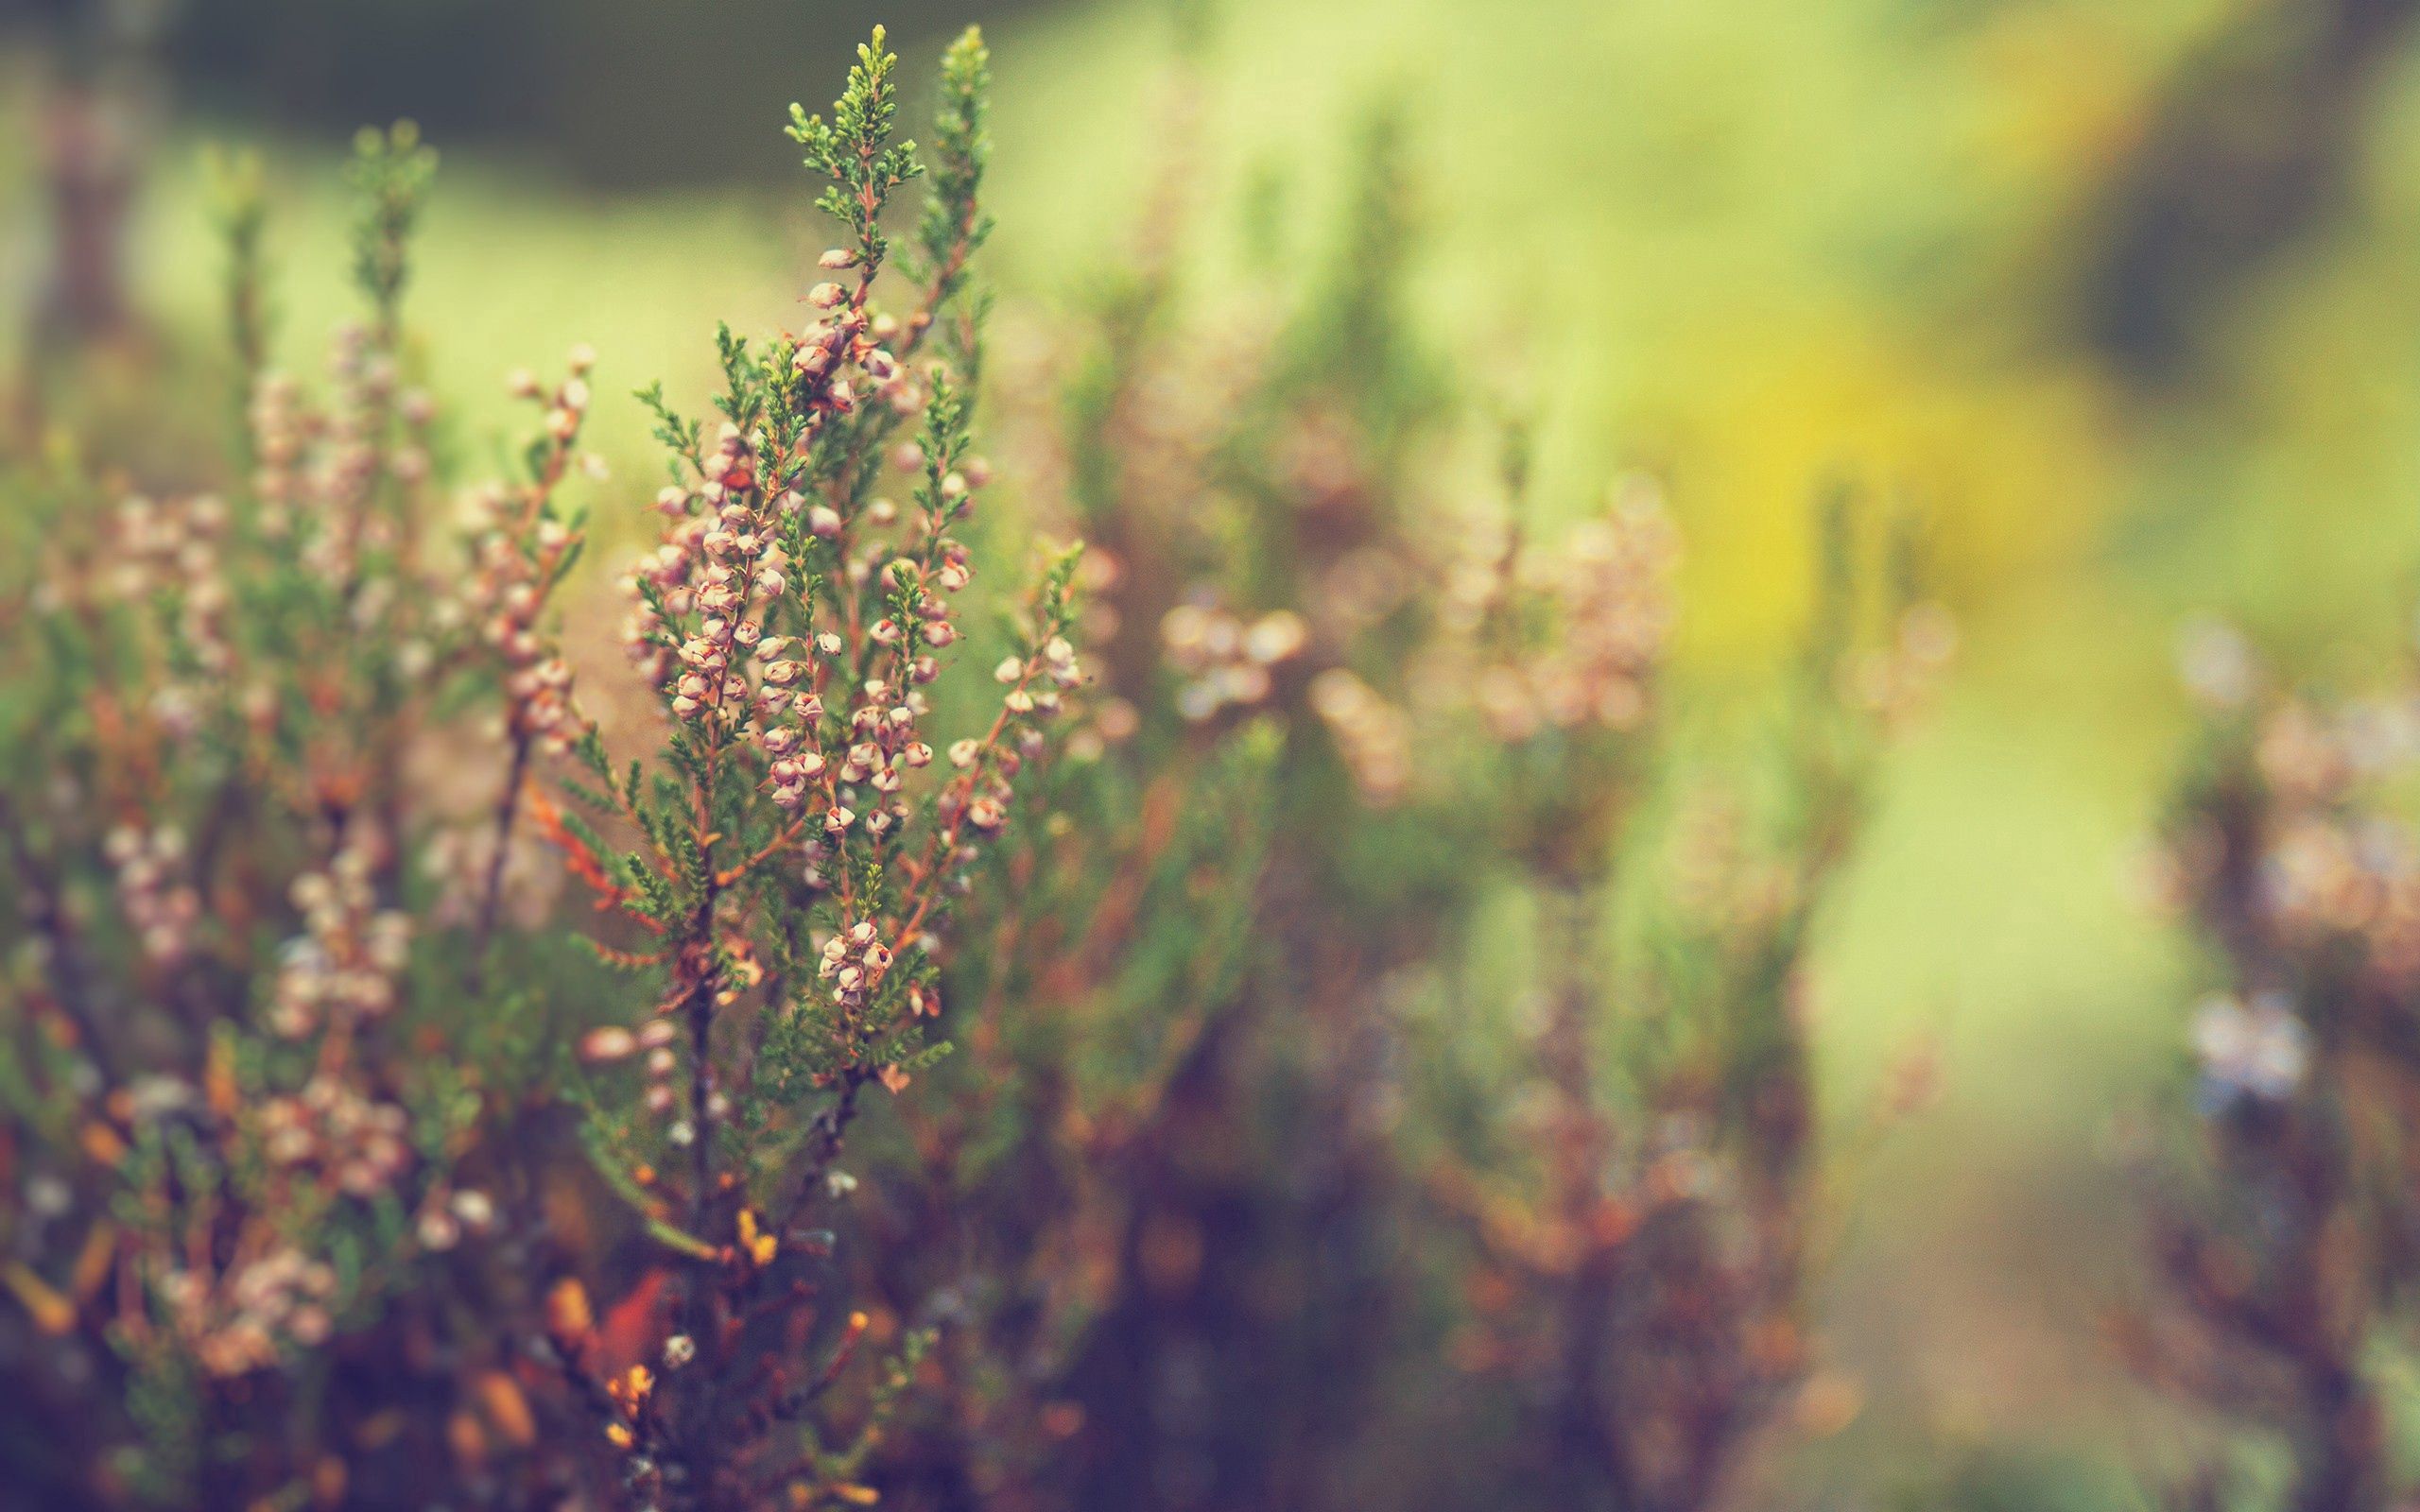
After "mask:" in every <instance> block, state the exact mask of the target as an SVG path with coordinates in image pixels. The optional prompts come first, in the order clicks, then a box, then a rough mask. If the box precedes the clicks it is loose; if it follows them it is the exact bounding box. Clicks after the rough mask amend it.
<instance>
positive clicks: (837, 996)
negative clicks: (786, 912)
mask: <svg viewBox="0 0 2420 1512" xmlns="http://www.w3.org/2000/svg"><path fill="white" fill-rule="evenodd" d="M886 971H890V947H889V946H888V945H885V944H884V943H883V942H882V937H881V935H880V932H879V931H877V930H876V929H875V927H874V924H873V920H872V919H858V920H857V921H856V923H854V924H851V925H850V926H849V927H848V928H846V929H843V930H840V931H838V933H836V934H835V935H833V936H832V937H831V938H830V939H827V940H825V941H824V942H823V950H822V954H821V958H820V959H819V960H818V961H817V962H816V967H815V974H816V976H817V977H818V978H819V979H820V980H822V981H825V982H829V983H830V984H832V1001H833V1002H835V1003H837V1004H838V1005H840V1006H842V1007H844V1008H856V1007H859V1006H862V1005H864V1002H865V995H866V988H868V987H869V986H871V985H872V984H873V983H875V982H879V981H881V980H882V975H883V973H884V972H886Z"/></svg>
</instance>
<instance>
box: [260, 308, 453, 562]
mask: <svg viewBox="0 0 2420 1512" xmlns="http://www.w3.org/2000/svg"><path fill="white" fill-rule="evenodd" d="M328 369H329V373H330V376H331V377H332V378H333V379H334V381H335V387H336V391H335V402H334V403H333V404H331V405H330V406H329V410H328V413H327V415H326V417H325V418H324V420H323V421H321V422H320V426H319V427H318V430H319V437H318V438H319V440H320V446H319V448H318V449H317V451H316V452H315V453H313V454H310V455H308V456H307V458H306V461H305V465H304V471H303V472H302V473H301V474H300V475H299V479H298V481H299V483H300V488H301V495H300V497H299V498H298V499H296V500H294V501H293V502H294V503H296V504H298V505H300V506H303V507H304V509H303V513H302V517H301V518H302V519H303V520H307V521H308V522H309V523H311V524H315V525H316V526H317V528H316V530H315V531H314V532H313V533H312V534H311V536H310V537H309V539H308V541H306V542H305V544H304V548H303V561H304V562H305V564H306V565H308V566H309V567H311V568H312V569H313V570H314V571H315V572H317V573H319V574H320V575H321V576H323V577H324V578H325V579H326V580H328V581H331V582H342V581H349V580H351V579H353V578H354V576H355V575H356V574H357V573H358V571H359V567H360V563H361V560H362V558H363V555H364V554H365V553H367V552H372V551H386V550H391V549H392V548H393V547H394V545H395V543H396V535H395V519H394V517H393V516H392V515H390V514H389V513H386V512H385V511H381V510H378V509H375V508H373V507H372V506H373V503H374V495H375V494H376V492H377V490H378V489H379V486H380V484H381V482H382V480H384V479H386V478H389V477H392V478H394V479H395V480H397V481H398V482H403V483H412V482H417V481H418V480H420V479H421V478H423V477H424V476H426V474H427V472H428V455H427V451H426V449H425V439H424V437H423V435H421V434H420V433H422V432H424V430H425V428H426V427H427V425H428V423H429V421H431V420H432V419H434V410H433V408H432V407H431V405H430V404H429V403H428V401H427V399H426V397H425V396H423V395H420V394H411V395H405V396H401V397H400V398H399V396H398V395H397V393H396V387H395V359H394V357H393V355H392V353H391V352H388V351H387V350H385V348H384V347H383V346H382V344H381V343H380V342H379V341H378V339H377V338H376V336H375V335H374V334H373V333H372V331H371V329H370V328H369V327H367V326H365V325H361V324H357V323H355V324H348V325H346V326H344V327H342V328H340V329H339V330H338V331H337V338H336V342H335V350H334V352H332V353H331V355H330V357H329V362H328ZM398 418H400V419H401V420H402V421H404V423H405V425H406V428H407V430H408V432H409V433H411V434H410V436H409V438H407V439H405V440H403V441H401V442H400V443H399V442H398V441H397V440H396V438H394V437H392V436H391V435H390V434H389V431H390V428H391V426H392V422H393V421H395V420H396V419H398Z"/></svg>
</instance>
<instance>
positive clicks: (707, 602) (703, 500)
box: [641, 424, 797, 726]
mask: <svg viewBox="0 0 2420 1512" xmlns="http://www.w3.org/2000/svg"><path fill="white" fill-rule="evenodd" d="M758 466H759V458H758V456H757V442H756V441H755V440H754V439H753V438H750V437H748V436H745V435H743V434H742V433H741V431H740V429H739V427H738V426H736V425H729V424H726V425H725V426H723V428H722V432H721V434H720V436H719V438H717V443H716V445H715V447H714V449H713V450H712V451H710V452H708V453H707V454H706V455H705V456H704V458H703V459H702V460H701V462H700V472H702V474H703V479H702V481H701V482H700V484H699V485H698V487H697V489H696V490H694V491H687V490H683V492H684V499H683V507H690V505H691V504H692V503H694V505H695V506H697V507H700V511H701V512H700V513H699V514H697V515H694V516H687V517H684V518H683V519H681V520H679V521H677V522H676V523H675V524H674V526H673V528H672V531H671V532H670V534H669V536H668V538H667V539H666V541H665V542H664V544H663V545H662V546H661V547H659V548H658V550H657V552H656V554H655V555H654V557H653V558H650V559H649V561H648V562H646V563H643V564H642V566H641V575H642V576H646V577H647V580H648V582H650V583H651V584H652V585H653V586H654V588H655V589H656V590H657V591H658V592H659V593H666V600H667V602H666V610H667V611H669V612H670V613H672V614H674V615H676V616H682V615H685V614H687V613H688V612H690V611H692V610H694V611H695V612H696V613H697V614H698V615H699V616H700V619H699V622H698V624H697V626H696V628H695V633H693V634H691V635H689V636H688V637H687V638H686V639H685V640H683V641H682V642H681V644H680V645H679V648H678V652H677V655H678V658H679V665H678V667H677V669H673V670H672V671H670V672H669V673H668V674H667V675H668V676H669V678H670V679H671V685H670V687H668V688H667V689H666V692H667V693H668V694H669V696H670V699H671V709H672V713H673V715H674V717H676V718H679V719H683V720H688V721H692V722H702V721H705V720H708V719H713V720H716V721H717V722H719V723H720V724H722V725H724V726H736V725H738V724H739V723H740V722H741V721H742V720H743V719H744V718H745V717H746V714H747V712H748V704H749V698H750V693H751V690H750V688H749V684H748V679H747V678H746V676H745V674H744V670H743V669H744V668H745V666H746V664H747V663H748V662H749V661H750V660H751V659H752V658H753V657H756V656H758V655H759V654H760V653H764V654H767V655H771V653H765V643H764V640H763V627H762V625H761V624H760V623H759V621H758V619H757V618H754V617H752V608H753V606H754V602H755V600H756V598H757V597H758V595H762V597H764V598H766V599H775V598H779V597H780V596H781V594H782V593H783V592H784V591H785V590H786V589H787V587H788V584H789V578H788V576H787V569H788V565H789V564H788V562H787V560H786V559H785V558H784V556H783V553H782V548H781V545H780V543H779V542H778V541H775V540H774V538H773V532H772V524H771V522H770V521H769V520H767V519H765V518H763V517H761V516H760V514H759V511H758V510H757V508H756V507H755V506H753V505H752V503H750V502H749V501H750V500H751V499H752V498H754V497H756V496H757V492H756V486H757V483H758V478H757V476H756V472H757V468H758ZM793 497H794V496H792V495H787V494H786V495H784V496H783V498H784V500H785V501H789V500H792V499H793ZM775 507H776V509H783V508H787V509H795V508H796V507H797V504H796V503H795V502H788V503H777V504H776V506H775ZM673 587H682V588H685V589H686V590H687V592H686V593H685V594H683V597H682V600H681V601H679V602H673V601H671V594H670V593H667V592H666V590H667V589H668V588H673ZM783 645H784V643H782V642H781V641H779V640H778V639H776V641H775V642H774V651H775V652H778V651H779V650H780V649H782V648H783ZM771 665H772V663H771V662H769V663H768V666H769V668H770V666H771ZM786 665H795V663H787V664H786ZM792 680H793V681H794V680H795V679H794V678H793V679H792ZM785 696H787V695H785Z"/></svg>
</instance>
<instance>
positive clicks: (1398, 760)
mask: <svg viewBox="0 0 2420 1512" xmlns="http://www.w3.org/2000/svg"><path fill="white" fill-rule="evenodd" d="M1310 698H1311V711H1312V712H1313V713H1316V714H1318V715H1319V716H1320V719H1321V721H1322V723H1324V724H1325V725H1326V726H1327V729H1328V733H1329V734H1330V735H1331V736H1333V737H1334V738H1335V741H1336V749H1337V754H1338V755H1340V756H1341V757H1342V758H1343V759H1344V765H1345V769H1346V770H1347V771H1348V772H1350V773H1351V774H1352V776H1353V783H1354V786H1355V787H1357V789H1359V790H1360V793H1361V797H1362V799H1363V800H1364V801H1366V802H1368V803H1370V804H1372V805H1374V806H1375V807H1379V808H1384V807H1386V806H1387V805H1389V804H1392V803H1394V802H1396V801H1397V800H1399V799H1402V797H1403V796H1404V794H1405V793H1406V791H1408V790H1409V787H1410V785H1411V779H1412V767H1411V755H1412V735H1411V720H1410V718H1409V716H1408V715H1406V714H1405V713H1404V712H1403V710H1401V709H1400V708H1398V707H1396V706H1395V705H1394V704H1392V703H1391V702H1389V701H1388V700H1387V699H1386V698H1385V697H1383V696H1380V695H1379V693H1378V692H1377V691H1376V690H1375V689H1374V688H1372V687H1371V686H1370V685H1369V684H1368V683H1366V682H1364V681H1362V680H1361V679H1359V678H1357V677H1356V676H1354V674H1352V673H1351V672H1349V671H1346V670H1345V669H1344V668H1342V667H1330V668H1328V669H1327V670H1326V671H1324V672H1322V673H1321V674H1320V675H1319V676H1318V677H1316V678H1313V679H1311V689H1310Z"/></svg>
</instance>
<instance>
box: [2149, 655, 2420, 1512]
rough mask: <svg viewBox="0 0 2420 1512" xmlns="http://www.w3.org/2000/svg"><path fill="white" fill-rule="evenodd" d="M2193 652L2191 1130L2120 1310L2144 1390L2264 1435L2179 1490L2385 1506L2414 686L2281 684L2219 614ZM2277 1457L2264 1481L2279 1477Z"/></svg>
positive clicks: (2399, 1481)
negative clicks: (2128, 1309) (2196, 967)
mask: <svg viewBox="0 0 2420 1512" xmlns="http://www.w3.org/2000/svg"><path fill="white" fill-rule="evenodd" d="M2187 675H2188V679H2189V681H2190V682H2191V684H2192V686H2193V688H2194V691H2195V692H2196V693H2197V695H2199V696H2200V697H2201V699H2202V701H2203V704H2204V710H2205V716H2206V717H2205V723H2204V732H2203V737H2202V743H2201V749H2200V751H2199V753H2198V755H2197V756H2196V758H2195V760H2194V762H2193V763H2192V765H2191V767H2190V768H2189V770H2188V773H2187V778H2186V780H2185V782H2184V783H2183V784H2182V786H2181V788H2180V791H2179V793H2178V795H2177V798H2176V799H2175V802H2174V804H2173V809H2172V812H2171V815H2170V816H2169V823H2168V826H2167V835H2166V838H2167V842H2168V844H2167V851H2166V862H2165V866H2164V868H2163V872H2164V876H2165V879H2166V885H2165V889H2164V890H2165V891H2166V892H2167V895H2168V898H2169V902H2171V903H2172V905H2173V906H2174V907H2175V908H2176V909H2177V910H2178V911H2179V912H2180V913H2181V914H2182V915H2184V917H2185V918H2186V919H2188V920H2189V922H2190V924H2191V926H2192V927H2193V929H2194V931H2195V932H2196V934H2197V935H2198V936H2200V938H2201V939H2202V940H2203V942H2204V951H2205V954H2204V959H2205V962H2206V966H2205V970H2206V971H2207V973H2208V977H2209V980H2210V984H2211V990H2210V992H2209V995H2208V996H2207V997H2205V998H2204V1000H2203V1001H2202V1002H2201V1004H2200V1005H2198V1006H2197V1007H2196V1008H2195V1010H2194V1013H2193V1018H2192V1023H2191V1046H2192V1052H2193V1056H2194V1059H2195V1062H2196V1067H2197V1074H2196V1081H2195V1088H2194V1093H2193V1097H2192V1107H2191V1112H2190V1118H2189V1120H2185V1119H2180V1121H2179V1122H2180V1123H2181V1124H2185V1125H2187V1128H2189V1138H2187V1137H2185V1135H2184V1134H2183V1133H2182V1132H2180V1137H2179V1138H2178V1139H2177V1140H2175V1141H2174V1142H2172V1144H2173V1148H2171V1149H2169V1151H2168V1152H2167V1158H2166V1159H2164V1160H2161V1162H2160V1163H2159V1166H2158V1171H2159V1174H2160V1176H2161V1177H2163V1180H2162V1181H2161V1184H2160V1187H2159V1189H2158V1195H2156V1196H2155V1197H2154V1198H2153V1199H2152V1201H2151V1203H2150V1208H2149V1211H2150V1218H2151V1229H2152V1255H2153V1259H2154V1262H2155V1278H2156V1281H2157V1286H2156V1290H2155V1291H2154V1292H2153V1293H2152V1295H2151V1296H2150V1297H2147V1298H2146V1299H2145V1300H2144V1302H2143V1303H2142V1305H2141V1306H2140V1307H2139V1308H2137V1309H2135V1311H2134V1312H2133V1313H2132V1314H2129V1315H2128V1316H2126V1317H2125V1318H2123V1319H2121V1325H2122V1327H2121V1330H2120V1333H2119V1337H2120V1341H2121V1343H2122V1344H2123V1345H2124V1346H2125V1347H2126V1349H2127V1352H2128V1353H2129V1355H2130V1357H2131V1358H2132V1360H2133V1361H2134V1363H2135V1365H2136V1366H2137V1367H2138V1368H2139V1369H2140V1370H2141V1371H2142V1372H2143V1373H2144V1374H2145V1376H2146V1377H2147V1378H2148V1379H2149V1380H2151V1381H2152V1382H2153V1383H2156V1384H2158V1385H2160V1386H2162V1387H2164V1388H2166V1389H2167V1390H2169V1392H2171V1393H2173V1394H2174V1395H2175V1396H2177V1397H2178V1398H2180V1399H2181V1400H2185V1401H2187V1402H2189V1403H2191V1404H2193V1405H2195V1406H2197V1407H2198V1408H2200V1409H2202V1410H2204V1412H2207V1413H2209V1414H2213V1415H2216V1416H2217V1417H2221V1418H2222V1419H2229V1420H2233V1421H2236V1422H2239V1423H2242V1424H2245V1425H2248V1426H2250V1427H2252V1428H2254V1429H2256V1430H2257V1431H2258V1436H2259V1441H2263V1442H2268V1443H2271V1444H2273V1445H2276V1446H2280V1447H2282V1450H2283V1455H2282V1466H2281V1467H2280V1465H2279V1464H2278V1463H2277V1462H2276V1461H2269V1462H2264V1461H2263V1460H2262V1459H2260V1458H2259V1457H2258V1456H2256V1455H2254V1454H2252V1453H2251V1452H2248V1450H2247V1452H2212V1453H2211V1454H2209V1455H2208V1456H2207V1459H2206V1462H2205V1463H2204V1465H2203V1466H2202V1467H2200V1468H2199V1469H2197V1470H2196V1471H2195V1472H2194V1473H2193V1474H2192V1475H2190V1476H2187V1477H2186V1478H2184V1479H2183V1480H2182V1481H2181V1482H2180V1483H2179V1484H2178V1485H2177V1486H2176V1487H2175V1488H2174V1496H2173V1501H2174V1503H2175V1504H2177V1505H2181V1506H2204V1505H2206V1506H2219V1505H2263V1506H2265V1505H2275V1506H2281V1507H2292V1508H2296V1509H2302V1512H2312V1509H2317V1508H2321V1507H2328V1508H2356V1509H2358V1508H2374V1507H2386V1506H2392V1505H2395V1504H2398V1499H2399V1498H2401V1497H2403V1496H2405V1495H2407V1494H2408V1492H2409V1489H2410V1486H2409V1484H2408V1481H2407V1480H2406V1479H2405V1478H2404V1477H2403V1476H2402V1475H2401V1474H2400V1473H2399V1471H2398V1469H2397V1468H2396V1464H2395V1460H2394V1456H2393V1454H2392V1452H2391V1450H2390V1445H2391V1443H2392V1435H2391V1431H2390V1430H2391V1422H2392V1419H2393V1416H2394V1400H2395V1397H2394V1391H2393V1389H2392V1385H2391V1383H2392V1382H2393V1380H2394V1374H2395V1372H2394V1366H2393V1361H2394V1358H2395V1356H2396V1354H2397V1352H2398V1351H2399V1349H2400V1348H2401V1342H2400V1341H2401V1339H2402V1337H2403V1334H2404V1331H2405V1329H2406V1327H2407V1325H2408V1317H2407V1313H2408V1308H2409V1305H2410V1297H2409V1295H2408V1291H2409V1287H2408V1279H2409V1277H2410V1275H2411V1245H2412V1241H2413V1236H2414V1232H2415V1227H2414V1226H2415V1222H2420V1214H2415V1212H2414V1211H2413V1208H2412V1204H2411V1194H2412V1192H2413V1190H2414V1186H2413V1177H2414V1167H2413V1163H2412V1162H2413V1152H2412V1150H2411V1147H2410V1140H2409V1138H2408V1136H2407V1130H2408V1127H2409V1125H2410V1123H2411V1108H2412V1106H2413V1105H2412V1097H2413V1092H2414V1086H2415V1084H2414V1081H2413V1076H2412V1060H2411V1048H2412V1026H2413V1022H2414V1021H2413V1017H2412V1005H2413V991H2414V988H2415V985H2420V976H2415V966H2420V958H2415V957H2414V955H2413V952H2412V946H2411V940H2412V937H2413V936H2412V928H2411V925H2412V920H2413V919H2414V918H2415V915H2414V912H2413V910H2414V906H2415V903H2420V892H2416V891H2415V888H2414V879H2415V877H2420V861H2416V858H2420V852H2415V848H2414V841H2413V836H2412V833H2411V822H2410V819H2409V816H2408V813H2407V810H2406V807H2405V804H2406V801H2407V800H2408V798H2409V791H2410V789H2409V767H2410V762H2411V736H2410V730H2409V723H2410V717H2411V714H2410V709H2409V703H2408V694H2405V693H2403V692H2400V691H2396V692H2392V693H2389V694H2386V695H2384V696H2377V697H2374V698H2359V699H2351V700H2342V701H2338V700H2333V699H2330V698H2327V697H2325V696H2320V695H2318V694H2315V693H2311V692H2308V691H2304V690H2300V689H2296V688H2293V687H2290V686H2288V685H2286V684H2284V683H2282V682H2281V681H2279V680H2277V679H2274V678H2273V676H2272V675H2271V674H2270V673H2269V672H2268V671H2267V670H2266V669H2265V668H2263V667H2261V666H2260V665H2259V664H2258V662H2257V661H2256V658H2255V656H2254V654H2253V653H2252V651H2251V650H2250V648H2249V647H2248V645H2247V644H2245V643H2244V641H2243V640H2242V638H2241V637H2240V636H2238V635H2237V634H2236V633H2235V632H2233V631H2232V630H2228V629H2225V628H2222V627H2201V628H2199V629H2197V630H2196V631H2195V632H2194V633H2193V635H2192V636H2191V638H2190V640H2189V642H2188V644H2187ZM2280 1468H2282V1471H2283V1473H2282V1475H2280V1474H2277V1473H2274V1471H2276V1470H2277V1469H2280Z"/></svg>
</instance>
